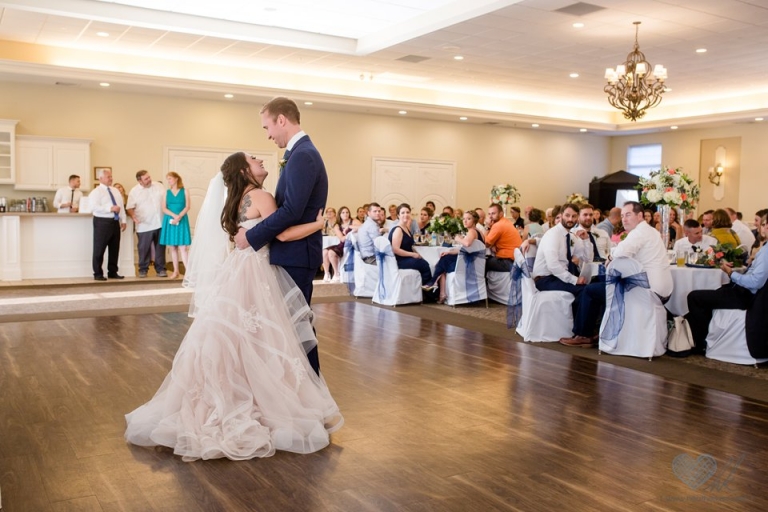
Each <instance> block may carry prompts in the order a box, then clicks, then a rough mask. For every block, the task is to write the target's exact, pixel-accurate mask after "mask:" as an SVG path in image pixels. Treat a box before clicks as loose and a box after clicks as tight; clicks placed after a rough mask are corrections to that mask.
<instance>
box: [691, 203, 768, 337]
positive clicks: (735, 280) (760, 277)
mask: <svg viewBox="0 0 768 512" xmlns="http://www.w3.org/2000/svg"><path fill="white" fill-rule="evenodd" d="M766 224H768V215H767V216H763V217H762V218H761V219H760V226H759V228H760V232H761V233H762V234H763V236H766V234H768V228H766ZM720 269H721V270H722V271H723V272H725V273H726V274H728V276H729V277H730V278H731V282H730V283H728V284H726V285H725V286H721V287H720V288H718V289H717V290H694V291H692V292H691V293H689V294H688V314H687V315H685V318H686V319H687V320H688V324H689V325H690V326H691V334H692V335H693V342H694V343H695V345H696V349H697V351H700V352H703V351H704V350H706V346H707V341H706V338H707V332H708V331H709V322H710V321H711V320H712V311H713V310H715V309H749V308H750V306H751V305H752V302H753V301H754V299H755V294H756V293H757V292H758V290H760V288H762V287H763V286H765V282H766V280H768V250H766V248H765V246H763V247H762V248H761V249H760V250H759V251H758V253H757V255H756V256H755V260H754V261H753V262H752V265H750V267H749V268H748V269H747V271H746V272H745V273H744V274H740V273H738V272H733V264H732V263H728V262H726V261H723V262H722V263H721V264H720Z"/></svg>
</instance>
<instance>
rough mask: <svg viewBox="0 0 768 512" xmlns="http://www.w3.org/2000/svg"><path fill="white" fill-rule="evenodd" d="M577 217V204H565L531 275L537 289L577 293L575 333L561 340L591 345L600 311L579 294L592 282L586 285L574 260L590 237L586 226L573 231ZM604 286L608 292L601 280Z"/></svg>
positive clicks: (545, 238)
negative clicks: (583, 304) (576, 253)
mask: <svg viewBox="0 0 768 512" xmlns="http://www.w3.org/2000/svg"><path fill="white" fill-rule="evenodd" d="M578 218H579V207H578V206H576V205H575V204H571V203H568V204H565V205H563V207H562V212H561V220H560V224H557V225H556V226H553V227H552V228H550V229H549V230H547V232H546V233H544V236H542V237H541V240H540V241H539V242H538V246H539V251H538V252H537V253H536V260H535V262H534V264H533V272H532V276H533V280H534V284H535V285H536V289H538V290H540V291H550V290H556V291H563V292H568V293H570V294H572V295H573V296H574V299H575V300H574V303H573V309H574V312H575V313H576V315H575V316H574V322H573V332H574V334H575V336H574V337H573V338H563V339H562V340H560V342H561V343H562V344H564V345H573V346H591V345H592V344H593V340H592V331H593V330H594V329H595V324H596V323H597V315H598V314H599V303H596V304H595V306H596V308H597V310H596V311H595V310H593V309H592V308H591V306H590V305H589V304H587V305H586V306H584V307H582V304H581V303H580V297H581V296H583V295H584V292H585V290H586V289H587V288H588V287H589V286H593V285H588V286H585V285H586V284H587V281H586V278H584V277H580V276H579V275H578V274H579V268H578V265H577V264H576V263H575V262H574V250H575V249H576V247H577V244H582V245H583V244H584V243H585V242H584V241H585V239H586V238H587V232H586V231H585V230H581V235H576V234H574V233H571V229H572V228H573V227H574V226H575V225H576V220H577V219H578ZM577 240H578V242H577ZM534 241H535V239H530V240H528V241H527V242H528V243H531V242H534ZM601 290H602V293H603V295H605V283H602V288H601ZM603 301H605V299H603ZM580 313H583V315H582V314H580ZM574 340H575V341H574Z"/></svg>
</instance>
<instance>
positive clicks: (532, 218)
mask: <svg viewBox="0 0 768 512" xmlns="http://www.w3.org/2000/svg"><path fill="white" fill-rule="evenodd" d="M542 224H544V212H543V211H541V210H539V209H538V208H534V209H532V210H531V211H530V213H528V224H526V225H525V228H523V235H522V237H523V239H524V240H527V239H528V238H541V235H543V234H544V226H542Z"/></svg>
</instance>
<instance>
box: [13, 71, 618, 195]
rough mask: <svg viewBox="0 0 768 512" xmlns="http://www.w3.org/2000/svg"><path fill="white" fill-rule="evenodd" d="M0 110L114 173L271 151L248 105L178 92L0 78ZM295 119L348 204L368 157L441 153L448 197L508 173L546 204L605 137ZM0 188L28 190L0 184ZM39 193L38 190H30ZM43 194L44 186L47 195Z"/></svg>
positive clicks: (311, 112)
mask: <svg viewBox="0 0 768 512" xmlns="http://www.w3.org/2000/svg"><path fill="white" fill-rule="evenodd" d="M0 97H1V98H3V101H2V104H1V105H0V118H6V119H18V120H19V121H20V122H19V124H18V126H17V133H19V134H33V135H50V136H60V137H80V138H90V139H93V141H94V142H93V144H92V149H91V162H92V164H93V165H94V166H111V167H112V168H113V174H114V176H115V181H116V182H121V183H123V184H124V185H126V184H127V185H128V186H127V187H126V188H130V187H131V186H133V184H135V178H134V175H135V173H136V171H137V170H139V169H147V170H149V171H150V173H151V174H152V176H153V178H154V179H156V180H157V179H162V171H163V169H162V165H163V147H164V146H193V147H206V148H222V149H225V148H230V149H232V150H239V149H252V150H266V151H277V148H276V147H275V146H274V144H273V143H272V142H270V141H268V140H267V139H266V136H265V134H264V131H263V130H262V128H261V126H260V120H259V114H258V106H254V105H246V104H242V103H234V102H229V101H204V100H197V99H191V98H184V97H169V96H159V95H147V94H130V93H121V92H119V91H116V90H98V91H88V90H82V89H77V88H68V89H64V88H59V87H54V86H39V85H20V84H12V83H1V84H0ZM302 126H303V128H304V129H305V130H306V131H307V133H309V135H310V136H311V137H312V139H313V140H314V142H315V144H316V145H317V146H318V148H319V149H320V152H321V154H322V155H323V158H324V160H325V163H326V166H327V167H328V172H329V178H330V182H331V189H330V196H329V204H330V205H335V206H337V207H338V206H340V205H342V204H345V205H347V206H349V207H351V208H352V209H353V210H354V208H355V207H356V206H358V205H360V204H362V203H365V202H368V201H370V200H371V198H370V193H371V192H370V191H371V166H372V158H373V157H393V158H409V159H427V160H450V161H455V162H456V164H457V176H458V183H457V203H458V204H457V205H454V206H458V207H461V208H465V209H466V208H468V207H476V206H487V204H488V195H489V192H490V189H491V186H492V185H494V184H498V183H512V184H514V185H516V186H517V187H518V188H519V189H520V191H521V192H522V200H521V204H522V205H527V204H533V205H536V206H538V207H541V208H542V209H543V208H546V207H548V206H550V205H552V204H555V203H562V202H563V201H564V199H565V196H566V195H568V194H570V193H572V192H580V193H582V194H584V195H586V194H587V192H588V191H589V181H590V180H591V179H592V177H593V176H602V175H604V174H605V173H606V172H609V170H616V168H610V167H609V165H608V162H609V155H610V139H609V138H607V137H599V136H594V135H590V134H565V133H556V132H546V131H537V130H533V129H515V128H500V127H496V126H485V125H473V124H463V123H446V122H438V121H425V120H418V119H408V118H403V117H385V116H374V115H362V114H352V113H343V112H331V111H324V110H320V109H317V108H316V107H312V108H309V107H304V108H303V109H302ZM0 195H3V196H7V197H24V196H26V195H29V193H28V192H23V191H14V190H13V189H12V187H9V186H0ZM35 195H39V194H35ZM52 195H53V194H51V197H52Z"/></svg>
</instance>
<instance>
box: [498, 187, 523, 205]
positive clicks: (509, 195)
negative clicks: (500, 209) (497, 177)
mask: <svg viewBox="0 0 768 512" xmlns="http://www.w3.org/2000/svg"><path fill="white" fill-rule="evenodd" d="M518 201H520V192H518V191H517V187H515V186H514V185H510V184H506V185H503V184H502V185H494V186H493V187H492V188H491V203H498V204H500V205H502V206H507V205H510V204H515V203H517V202H518Z"/></svg>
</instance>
